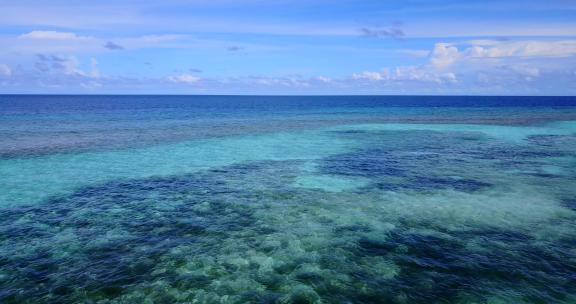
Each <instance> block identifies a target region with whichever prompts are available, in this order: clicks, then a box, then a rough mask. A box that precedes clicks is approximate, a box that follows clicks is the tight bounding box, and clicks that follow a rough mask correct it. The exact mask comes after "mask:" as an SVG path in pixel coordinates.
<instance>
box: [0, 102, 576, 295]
mask: <svg viewBox="0 0 576 304" xmlns="http://www.w3.org/2000/svg"><path fill="white" fill-rule="evenodd" d="M0 303H492V304H496V303H576V98H575V97H426V96H420V97H409V96H406V97H398V96H396V97H394V96H389V97H385V96H381V97H374V96H362V97H351V96H350V97H344V96H341V97H264V96H260V97H254V96H252V97H251V96H243V97H240V96H236V97H234V96H72V95H68V96H26V95H21V96H12V95H3V96H0Z"/></svg>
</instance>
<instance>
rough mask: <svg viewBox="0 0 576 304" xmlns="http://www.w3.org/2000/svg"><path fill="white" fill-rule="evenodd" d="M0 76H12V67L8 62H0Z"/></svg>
mask: <svg viewBox="0 0 576 304" xmlns="http://www.w3.org/2000/svg"><path fill="white" fill-rule="evenodd" d="M0 76H2V77H10V76H12V69H11V68H10V67H9V66H8V65H6V64H0Z"/></svg>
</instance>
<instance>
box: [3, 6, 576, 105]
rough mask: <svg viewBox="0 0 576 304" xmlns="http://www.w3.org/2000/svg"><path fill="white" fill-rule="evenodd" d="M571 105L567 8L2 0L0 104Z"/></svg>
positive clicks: (574, 30) (575, 33)
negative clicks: (80, 99)
mask: <svg viewBox="0 0 576 304" xmlns="http://www.w3.org/2000/svg"><path fill="white" fill-rule="evenodd" d="M1 93H6V94H11V93H23V94H28V93H30V94H44V93H48V94H270V95H287V94H289V95H342V94H346V95H355V94H362V95H370V94H391V95H576V0H546V1H544V0H543V1H535V0H531V1H521V0H499V1H494V0H483V1H478V0H467V1H456V0H331V1H328V0H210V1H206V0H186V1H185V0H163V1H152V0H99V1H71V0H51V1H32V0H17V1H16V0H0V94H1Z"/></svg>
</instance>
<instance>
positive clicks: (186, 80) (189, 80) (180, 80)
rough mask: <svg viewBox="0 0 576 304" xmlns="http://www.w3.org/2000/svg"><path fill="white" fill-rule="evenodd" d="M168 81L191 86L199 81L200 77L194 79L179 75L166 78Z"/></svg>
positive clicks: (187, 75) (193, 77)
mask: <svg viewBox="0 0 576 304" xmlns="http://www.w3.org/2000/svg"><path fill="white" fill-rule="evenodd" d="M168 80H169V81H171V82H174V83H184V84H193V83H196V82H198V81H200V77H196V76H194V75H190V74H180V75H174V76H168Z"/></svg>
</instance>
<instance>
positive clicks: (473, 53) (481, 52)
mask: <svg viewBox="0 0 576 304" xmlns="http://www.w3.org/2000/svg"><path fill="white" fill-rule="evenodd" d="M469 44H470V45H472V46H471V47H469V48H468V49H466V50H465V51H464V54H465V56H469V57H489V58H499V57H568V56H574V55H576V40H561V41H512V42H498V41H489V40H483V41H470V42H469Z"/></svg>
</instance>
